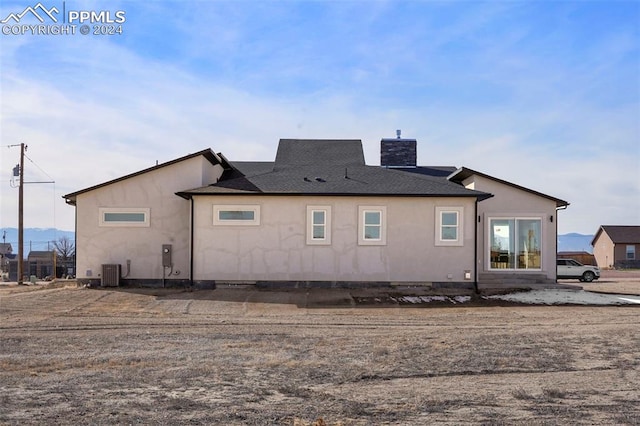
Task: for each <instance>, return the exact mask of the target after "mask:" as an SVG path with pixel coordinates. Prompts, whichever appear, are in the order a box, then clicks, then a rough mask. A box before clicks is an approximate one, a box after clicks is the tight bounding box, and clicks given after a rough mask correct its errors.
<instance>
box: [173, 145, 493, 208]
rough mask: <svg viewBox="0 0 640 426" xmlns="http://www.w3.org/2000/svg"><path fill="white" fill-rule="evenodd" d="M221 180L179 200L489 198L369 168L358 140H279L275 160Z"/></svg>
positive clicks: (243, 167)
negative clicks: (258, 196)
mask: <svg viewBox="0 0 640 426" xmlns="http://www.w3.org/2000/svg"><path fill="white" fill-rule="evenodd" d="M229 165H230V167H231V168H230V169H228V170H226V171H225V173H224V174H223V176H222V177H221V179H220V181H218V182H217V183H215V184H212V185H208V186H205V187H201V188H195V189H191V190H187V191H181V192H179V193H178V195H180V196H182V197H184V198H191V197H192V196H195V195H216V194H219V195H222V194H225V195H232V194H237V195H247V194H271V195H374V196H383V195H384V196H429V197H475V198H478V199H485V198H488V197H491V194H487V193H484V192H480V191H473V190H469V189H466V188H464V187H463V186H462V185H459V184H457V183H454V182H451V181H449V180H447V179H445V178H443V177H441V176H431V175H429V174H419V173H409V172H407V171H403V170H396V169H387V168H384V167H379V166H367V165H365V162H364V152H363V150H362V142H361V141H360V140H334V139H331V140H325V139H281V140H280V144H279V146H278V152H277V154H276V161H275V162H274V163H273V166H272V167H270V165H269V163H250V162H249V163H240V162H239V163H233V162H230V163H229Z"/></svg>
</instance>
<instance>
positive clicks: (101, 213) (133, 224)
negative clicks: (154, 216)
mask: <svg viewBox="0 0 640 426" xmlns="http://www.w3.org/2000/svg"><path fill="white" fill-rule="evenodd" d="M109 213H116V214H118V213H121V214H130V213H142V214H144V220H143V221H127V220H123V221H110V220H106V218H105V216H106V215H107V214H109ZM150 216H151V209H150V208H148V207H99V208H98V226H100V227H112V228H121V227H124V228H148V227H149V226H150V225H151V222H150V219H151V218H150Z"/></svg>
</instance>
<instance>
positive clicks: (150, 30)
mask: <svg viewBox="0 0 640 426" xmlns="http://www.w3.org/2000/svg"><path fill="white" fill-rule="evenodd" d="M37 4H38V0H23V1H7V0H3V1H2V3H1V4H0V20H5V19H7V18H10V16H11V14H14V16H15V15H17V14H20V13H22V12H23V11H25V9H26V8H27V7H29V6H31V7H34V8H36V6H37ZM41 6H43V8H44V9H46V10H48V11H50V12H51V13H52V15H53V16H54V17H56V18H57V22H56V23H54V21H53V20H51V19H50V18H48V17H46V16H45V15H44V14H43V13H42V12H41V13H40V14H41V15H42V16H41V17H42V18H44V19H43V20H44V23H43V25H44V26H45V27H46V29H47V31H54V30H52V29H51V27H54V26H56V25H57V26H59V27H61V26H62V25H75V26H76V28H75V33H74V34H71V33H66V34H64V33H63V34H37V33H36V34H35V35H34V34H32V33H31V32H30V30H29V29H28V28H26V29H25V27H26V26H28V25H36V24H40V22H38V20H37V19H36V18H35V16H34V15H32V14H29V13H28V14H25V15H24V16H22V18H20V21H19V22H16V20H15V18H14V19H8V20H7V22H6V23H4V24H0V28H1V29H2V33H0V167H1V168H0V196H1V201H0V214H1V216H0V227H3V228H5V227H17V225H18V207H17V206H18V190H17V188H16V184H17V181H16V179H14V178H13V176H12V175H13V173H12V171H13V168H14V166H15V165H16V164H17V163H18V162H19V157H20V148H19V146H15V145H19V144H20V143H25V144H26V145H27V146H28V148H27V151H26V158H25V173H24V177H25V181H26V182H30V183H28V184H25V186H24V193H25V196H24V200H25V201H24V204H25V208H24V226H25V227H29V228H58V229H62V230H71V231H72V230H73V229H74V220H75V209H74V208H73V207H72V206H68V205H66V204H65V202H64V199H63V195H65V194H68V193H72V192H75V191H78V190H81V189H84V188H88V187H90V186H93V185H96V184H99V183H103V182H106V181H109V180H111V179H115V178H118V177H121V176H124V175H127V174H130V173H134V172H137V171H139V170H142V169H145V168H147V167H151V166H153V165H155V164H156V162H159V163H163V162H166V161H171V160H173V159H176V158H179V157H182V156H185V155H188V154H190V153H193V152H197V151H200V150H203V149H207V148H211V149H213V150H214V151H215V152H222V153H223V154H224V155H225V156H226V157H227V158H229V159H230V160H232V161H233V160H245V161H248V160H254V161H273V159H274V158H275V153H276V148H277V144H278V140H279V139H280V138H310V139H323V138H346V139H361V140H362V142H363V146H364V150H365V158H366V161H367V164H370V165H377V164H380V159H379V152H380V148H379V145H380V139H382V138H388V137H395V134H396V129H401V130H402V136H403V137H405V138H415V139H417V141H418V163H419V164H420V165H432V166H433V165H447V166H457V167H462V166H464V167H468V168H471V169H474V170H478V171H481V172H483V173H485V174H488V175H491V176H494V177H497V178H499V179H503V180H507V181H510V182H513V183H516V184H518V185H521V186H524V187H526V188H530V189H533V190H535V191H538V192H542V193H544V194H547V195H550V196H553V197H556V198H560V199H563V200H566V201H568V202H569V203H570V206H569V207H568V208H567V209H566V210H563V211H561V212H559V220H558V232H559V233H560V234H565V233H571V232H577V233H582V234H594V233H595V232H596V231H597V229H598V227H599V226H600V225H640V1H637V0H633V1H624V0H619V1H616V0H613V1H586V0H585V1H506V0H504V1H487V2H482V1H275V0H272V1H251V0H239V1H238V0H235V1H161V0H156V1H145V2H139V1H80V0H67V1H57V0H56V1H47V0H42V1H41ZM53 7H55V8H56V10H58V13H57V14H56V13H54V12H53V11H52V8H53ZM39 10H40V11H42V8H41V9H39ZM74 11H75V12H80V11H85V12H95V14H94V15H96V16H94V18H101V19H102V22H93V23H91V22H85V23H84V24H87V23H88V24H89V27H88V29H89V31H90V32H89V34H86V35H83V34H81V33H80V28H81V25H82V23H80V22H78V20H77V18H76V20H73V19H72V15H71V14H70V12H74ZM103 12H104V13H103ZM99 14H100V15H99ZM97 15H99V16H97ZM107 15H108V16H107ZM109 21H111V22H109ZM113 21H120V22H113ZM122 21H124V22H122ZM103 30H104V31H107V32H108V31H112V30H113V31H115V30H118V31H119V32H120V33H114V34H105V35H100V34H94V33H93V32H94V31H98V32H100V31H103ZM67 31H71V30H67ZM31 182H43V183H31ZM47 182H55V183H47Z"/></svg>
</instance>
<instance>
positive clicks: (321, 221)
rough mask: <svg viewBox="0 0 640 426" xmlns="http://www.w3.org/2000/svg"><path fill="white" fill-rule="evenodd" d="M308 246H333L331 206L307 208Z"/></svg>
mask: <svg viewBox="0 0 640 426" xmlns="http://www.w3.org/2000/svg"><path fill="white" fill-rule="evenodd" d="M307 244H315V245H329V244H331V206H307Z"/></svg>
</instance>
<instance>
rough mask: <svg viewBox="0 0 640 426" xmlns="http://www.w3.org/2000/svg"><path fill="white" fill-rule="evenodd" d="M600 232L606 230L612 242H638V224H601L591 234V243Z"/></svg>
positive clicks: (639, 240)
mask: <svg viewBox="0 0 640 426" xmlns="http://www.w3.org/2000/svg"><path fill="white" fill-rule="evenodd" d="M602 232H606V234H607V235H608V236H609V238H611V241H613V243H614V244H640V226H626V225H602V226H601V227H600V228H599V229H598V232H596V235H594V236H593V240H591V245H593V244H594V243H595V241H596V239H597V238H598V236H599V235H600V234H601V233H602Z"/></svg>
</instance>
